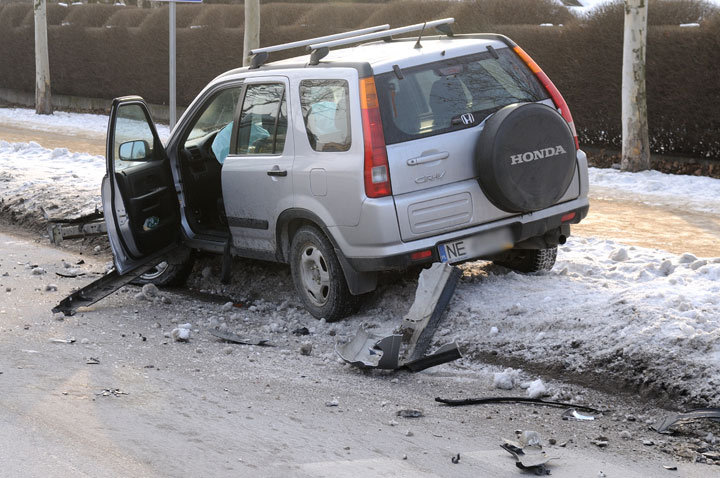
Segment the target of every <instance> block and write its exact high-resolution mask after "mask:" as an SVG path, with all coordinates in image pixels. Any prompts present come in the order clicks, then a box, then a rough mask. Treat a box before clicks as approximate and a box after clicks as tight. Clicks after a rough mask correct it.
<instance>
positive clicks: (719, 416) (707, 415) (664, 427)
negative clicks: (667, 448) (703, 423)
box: [650, 408, 720, 434]
mask: <svg viewBox="0 0 720 478" xmlns="http://www.w3.org/2000/svg"><path fill="white" fill-rule="evenodd" d="M701 419H709V420H713V421H720V408H698V409H695V410H690V411H689V412H685V413H671V414H670V415H667V416H666V417H664V418H661V419H660V420H658V421H657V422H656V423H655V424H654V425H651V426H650V428H652V429H653V430H655V431H656V432H658V433H663V434H670V433H672V432H671V431H670V430H669V429H670V428H671V427H672V426H673V425H675V424H677V423H681V422H687V421H691V420H701Z"/></svg>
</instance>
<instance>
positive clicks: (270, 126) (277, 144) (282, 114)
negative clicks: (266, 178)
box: [237, 83, 287, 155]
mask: <svg viewBox="0 0 720 478" xmlns="http://www.w3.org/2000/svg"><path fill="white" fill-rule="evenodd" d="M286 134H287V106H286V101H285V86H284V85H283V84H282V83H270V84H257V85H249V86H248V87H247V90H246V92H245V99H244V101H243V106H242V109H241V112H240V125H239V127H238V133H237V138H238V139H237V154H241V155H246V154H250V155H256V154H281V153H282V152H283V150H284V148H285V136H286Z"/></svg>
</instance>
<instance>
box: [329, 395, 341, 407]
mask: <svg viewBox="0 0 720 478" xmlns="http://www.w3.org/2000/svg"><path fill="white" fill-rule="evenodd" d="M325 406H326V407H338V406H340V401H339V400H338V399H337V397H334V398H333V399H332V400H330V401H328V402H325Z"/></svg>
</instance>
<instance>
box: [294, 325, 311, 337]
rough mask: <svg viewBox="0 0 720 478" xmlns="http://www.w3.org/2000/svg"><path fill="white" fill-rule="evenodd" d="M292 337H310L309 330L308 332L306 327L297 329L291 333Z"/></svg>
mask: <svg viewBox="0 0 720 478" xmlns="http://www.w3.org/2000/svg"><path fill="white" fill-rule="evenodd" d="M292 334H293V335H297V336H298V337H300V336H302V335H310V330H308V328H307V327H298V328H297V329H295V330H293V331H292Z"/></svg>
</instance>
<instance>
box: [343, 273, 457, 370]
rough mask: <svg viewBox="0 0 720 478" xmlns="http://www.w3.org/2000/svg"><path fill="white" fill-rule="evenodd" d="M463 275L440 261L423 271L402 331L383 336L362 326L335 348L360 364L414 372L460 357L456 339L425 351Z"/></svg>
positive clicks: (350, 360) (345, 358)
mask: <svg viewBox="0 0 720 478" xmlns="http://www.w3.org/2000/svg"><path fill="white" fill-rule="evenodd" d="M460 275H461V273H460V270H459V269H457V268H455V267H452V266H450V265H448V264H441V263H437V264H434V265H433V266H432V267H430V268H429V269H426V270H424V271H422V273H421V274H420V277H419V279H418V287H417V291H416V293H415V301H414V302H413V304H412V306H411V307H410V311H409V312H408V314H407V315H406V316H405V318H404V319H403V322H402V326H401V329H402V332H403V333H402V334H391V335H388V336H382V335H378V334H372V333H370V332H368V331H367V330H365V329H360V330H359V331H358V332H357V334H356V335H355V338H354V339H353V340H351V341H350V342H348V343H346V344H343V345H336V346H335V352H336V353H337V354H338V355H339V356H340V358H342V359H343V360H345V361H346V362H348V363H350V364H353V365H356V366H358V367H362V368H381V369H390V370H398V369H406V370H410V371H411V372H419V371H421V370H425V369H426V368H430V367H434V366H436V365H441V364H444V363H447V362H451V361H453V360H457V359H459V358H460V357H462V355H461V354H460V350H459V349H458V346H457V343H455V342H453V343H451V344H447V345H444V346H442V347H440V348H439V349H438V350H436V351H435V352H434V353H432V354H430V355H425V351H426V350H427V349H428V347H429V346H430V342H431V339H432V336H433V334H434V333H435V330H437V327H438V325H439V324H440V320H441V318H442V315H443V312H444V311H445V307H447V305H448V303H449V302H450V299H451V298H452V295H453V293H454V292H455V287H456V286H457V282H458V280H459V278H460ZM403 346H404V349H405V350H404V352H403V353H402V356H403V357H406V359H401V349H402V348H403Z"/></svg>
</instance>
